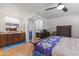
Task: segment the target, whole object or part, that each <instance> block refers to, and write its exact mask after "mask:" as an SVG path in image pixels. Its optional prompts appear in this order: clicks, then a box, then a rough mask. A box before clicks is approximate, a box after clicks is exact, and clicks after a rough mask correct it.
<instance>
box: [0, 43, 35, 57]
mask: <svg viewBox="0 0 79 59" xmlns="http://www.w3.org/2000/svg"><path fill="white" fill-rule="evenodd" d="M32 52H33V44H31V43H28V44H24V45H21V46H17V47H16V48H10V49H9V50H7V51H4V50H3V49H0V56H32Z"/></svg>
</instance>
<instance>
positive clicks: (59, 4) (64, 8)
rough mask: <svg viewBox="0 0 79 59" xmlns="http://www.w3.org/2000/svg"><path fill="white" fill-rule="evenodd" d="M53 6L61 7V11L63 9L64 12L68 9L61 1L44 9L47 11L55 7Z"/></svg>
mask: <svg viewBox="0 0 79 59" xmlns="http://www.w3.org/2000/svg"><path fill="white" fill-rule="evenodd" d="M55 8H57V9H62V11H64V12H67V11H68V9H67V8H66V7H65V6H64V4H63V3H58V5H57V6H56V7H51V8H47V9H45V10H46V11H48V10H52V9H55Z"/></svg>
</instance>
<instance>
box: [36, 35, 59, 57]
mask: <svg viewBox="0 0 79 59" xmlns="http://www.w3.org/2000/svg"><path fill="white" fill-rule="evenodd" d="M60 38H61V36H51V37H48V38H46V39H43V40H42V41H40V42H38V43H37V44H36V46H35V48H34V51H37V52H39V53H40V54H41V55H44V56H50V55H51V52H52V50H53V48H54V47H55V45H56V44H57V43H58V42H59V41H60Z"/></svg>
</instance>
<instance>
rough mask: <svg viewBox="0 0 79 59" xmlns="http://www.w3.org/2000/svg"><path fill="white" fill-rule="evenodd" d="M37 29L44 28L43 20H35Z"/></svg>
mask: <svg viewBox="0 0 79 59" xmlns="http://www.w3.org/2000/svg"><path fill="white" fill-rule="evenodd" d="M35 25H36V29H43V20H40V19H38V20H36V21H35Z"/></svg>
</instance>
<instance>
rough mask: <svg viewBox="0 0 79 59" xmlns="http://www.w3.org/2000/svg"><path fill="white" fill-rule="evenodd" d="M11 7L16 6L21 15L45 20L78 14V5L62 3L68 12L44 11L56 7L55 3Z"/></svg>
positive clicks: (25, 4) (24, 4)
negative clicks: (29, 14) (39, 17)
mask: <svg viewBox="0 0 79 59" xmlns="http://www.w3.org/2000/svg"><path fill="white" fill-rule="evenodd" d="M0 5H1V4H0ZM6 5H7V4H6ZM8 5H11V4H8ZM12 5H16V6H17V7H18V8H19V10H20V11H21V13H22V14H28V13H34V14H38V15H40V16H42V17H44V18H46V19H51V18H56V17H61V16H65V15H70V14H74V13H79V3H64V5H65V6H66V7H67V8H68V12H63V11H62V10H57V9H52V10H49V11H46V10H45V9H46V8H49V7H55V6H57V3H16V4H15V3H12ZM12 7H13V6H12Z"/></svg>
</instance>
